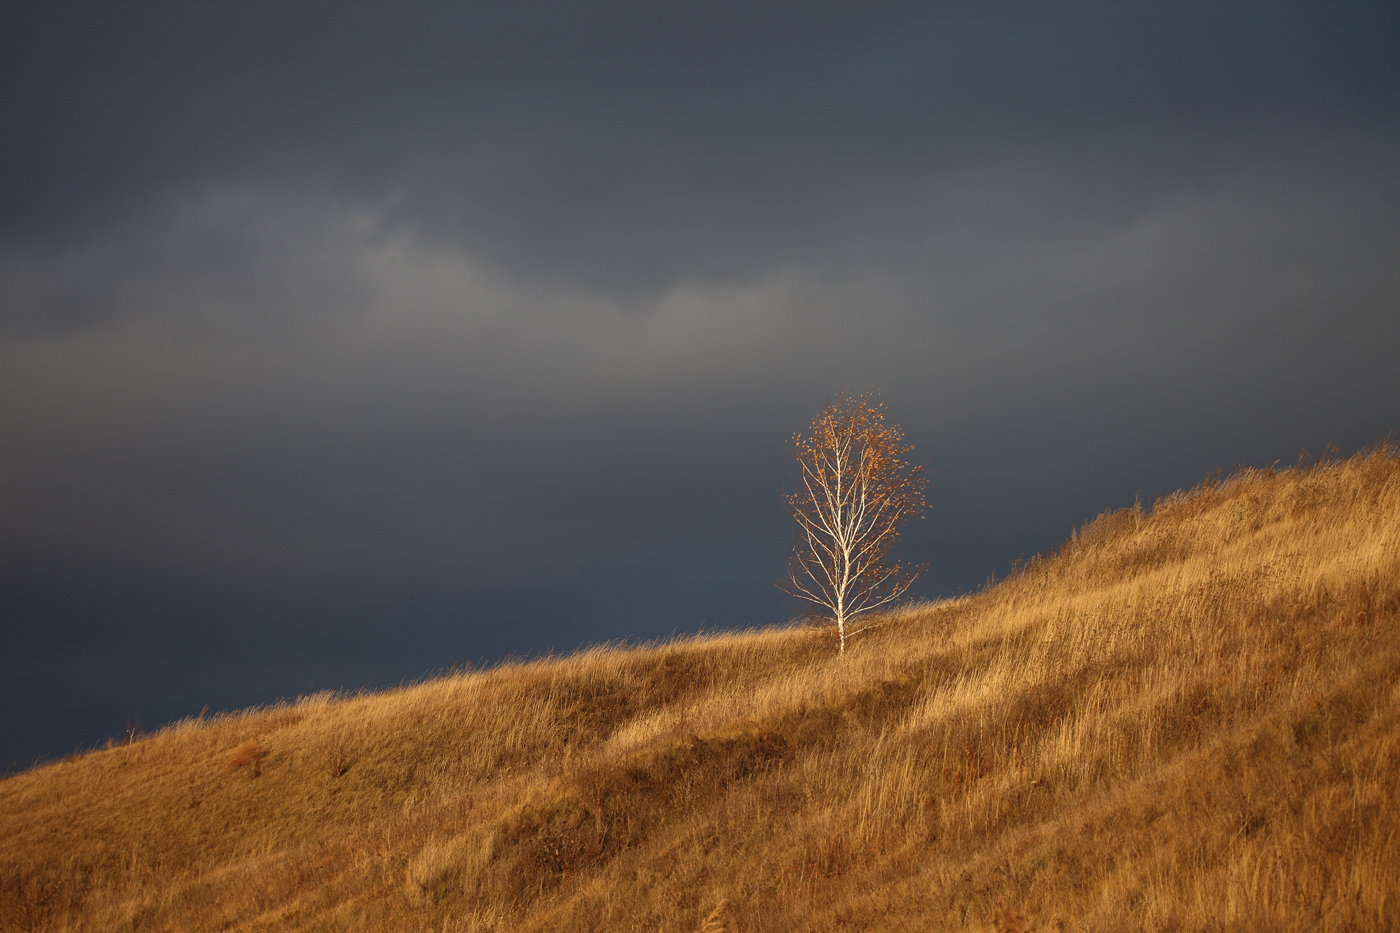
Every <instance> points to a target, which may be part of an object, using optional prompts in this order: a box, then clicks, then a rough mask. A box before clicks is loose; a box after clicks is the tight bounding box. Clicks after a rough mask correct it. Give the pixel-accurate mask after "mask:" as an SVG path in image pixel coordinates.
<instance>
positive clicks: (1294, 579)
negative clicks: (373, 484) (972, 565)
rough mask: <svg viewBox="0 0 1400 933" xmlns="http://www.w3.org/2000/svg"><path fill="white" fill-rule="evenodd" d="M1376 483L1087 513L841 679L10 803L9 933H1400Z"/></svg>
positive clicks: (292, 713) (542, 686)
mask: <svg viewBox="0 0 1400 933" xmlns="http://www.w3.org/2000/svg"><path fill="white" fill-rule="evenodd" d="M1397 784H1400V456H1397V451H1396V450H1395V449H1393V448H1382V449H1379V450H1376V451H1371V452H1368V453H1365V454H1361V455H1358V456H1356V457H1353V458H1351V459H1349V460H1345V461H1341V462H1330V463H1324V464H1321V465H1316V466H1313V467H1311V468H1308V469H1301V470H1284V471H1279V472H1275V471H1257V470H1248V471H1245V472H1242V473H1240V474H1238V475H1236V476H1234V477H1231V478H1229V479H1226V480H1223V481H1221V482H1217V483H1207V484H1204V485H1203V486H1201V487H1199V488H1197V489H1195V490H1193V491H1191V492H1189V493H1185V494H1178V495H1174V496H1171V497H1169V498H1167V499H1165V500H1162V501H1160V502H1158V503H1157V504H1156V505H1155V506H1154V507H1153V508H1152V509H1151V511H1150V512H1146V511H1142V510H1139V509H1131V510H1125V511H1120V512H1115V513H1111V514H1105V515H1104V516H1101V517H1100V518H1099V519H1098V520H1097V521H1095V522H1094V523H1092V524H1090V525H1089V526H1087V527H1086V528H1084V529H1082V530H1081V531H1080V532H1079V533H1078V534H1076V535H1075V536H1074V537H1073V538H1072V539H1071V540H1070V541H1068V542H1066V544H1065V545H1064V546H1063V547H1062V548H1061V549H1060V551H1059V552H1058V553H1057V554H1055V555H1054V556H1052V557H1050V558H1047V559H1043V560H1037V561H1034V562H1032V563H1031V564H1030V565H1029V566H1027V567H1025V568H1024V569H1023V570H1022V571H1021V572H1020V573H1018V574H1017V575H1015V576H1013V577H1012V578H1011V579H1009V580H1007V581H1005V582H1003V583H1001V584H1000V585H998V586H996V587H994V588H990V589H988V590H987V591H985V592H982V593H980V594H978V595H976V596H973V597H970V598H967V599H963V600H961V601H958V602H953V603H945V604H941V605H927V606H921V607H913V608H910V609H908V610H907V611H904V612H902V613H900V614H897V615H895V616H893V617H891V618H890V619H889V621H888V624H887V625H885V626H883V627H882V628H880V629H877V630H876V631H874V632H872V633H870V634H869V635H866V636H861V638H860V639H859V640H858V641H857V642H856V643H855V644H854V646H853V648H852V650H851V652H850V653H849V654H848V655H847V657H846V658H845V659H844V660H842V659H838V658H837V657H836V655H835V650H834V644H833V640H832V637H831V634H830V633H829V632H826V631H820V630H812V629H787V630H776V631H763V632H755V633H749V634H741V635H725V636H714V637H703V638H696V639H689V640H684V641H680V642H676V643H672V644H665V645H657V646H650V647H644V648H634V649H600V650H595V651H590V652H586V653H583V654H579V655H576V656H573V657H568V658H563V659H551V660H542V661H535V662H530V663H522V664H512V665H507V666H503V667H499V668H495V669H492V670H488V671H481V672H473V673H467V674H463V675H459V676H449V677H444V678H441V679H438V680H433V681H431V682H429V683H424V684H421V685H418V686H414V687H409V688H405V689H401V690H395V691H391V692H388V693H380V694H373V695H360V696H350V697H340V696H315V697H309V698H303V699H300V700H298V701H296V702H295V703H287V704H282V705H278V706H274V707H271V708H265V709H258V710H251V711H247V712H243V713H239V714H234V715H227V716H221V717H218V718H215V719H208V720H202V721H189V722H184V723H179V724H176V725H174V726H171V727H168V728H166V729H164V730H162V731H161V732H160V733H158V734H156V735H153V736H149V737H146V738H143V739H141V740H139V741H137V742H134V743H132V744H129V745H120V746H115V747H112V748H109V749H104V750H101V751H95V752H92V753H90V754H86V755H82V756H79V757H76V758H72V759H70V760H66V761H63V762H61V763H56V764H53V765H50V766H47V767H44V768H40V769H37V770H33V771H30V772H26V773H23V774H19V775H16V776H12V777H10V778H7V779H5V780H4V781H3V782H0V925H3V926H4V927H5V928H13V929H31V930H40V929H42V930H128V929H130V930H170V931H192V930H328V931H329V930H336V931H343V930H435V931H467V930H499V931H516V930H551V931H552V930H599V929H603V930H645V931H648V933H654V931H657V930H663V931H697V930H704V931H721V930H732V931H749V930H765V931H767V930H794V931H796V930H841V929H851V930H859V929H878V930H930V929H961V928H972V929H1004V930H1012V929H1021V930H1028V929H1037V930H1060V929H1067V930H1077V929H1086V930H1121V929H1163V930H1166V929H1174V930H1175V929H1180V930H1188V929H1212V930H1214V929H1239V930H1275V929H1277V930H1283V929H1307V930H1357V929H1367V930H1369V929H1385V928H1391V929H1394V928H1397V927H1400V805H1397V800H1396V796H1397V790H1398V789H1400V788H1398V787H1397Z"/></svg>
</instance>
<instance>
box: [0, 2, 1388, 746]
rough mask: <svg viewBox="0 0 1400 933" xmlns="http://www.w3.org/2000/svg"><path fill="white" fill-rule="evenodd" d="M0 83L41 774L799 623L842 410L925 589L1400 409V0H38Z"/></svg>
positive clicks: (13, 618)
mask: <svg viewBox="0 0 1400 933" xmlns="http://www.w3.org/2000/svg"><path fill="white" fill-rule="evenodd" d="M0 92H3V93H0V137H3V140H4V143H3V145H0V628H2V630H3V644H2V646H0V704H3V708H4V709H5V711H6V715H5V716H4V717H3V722H0V769H3V768H4V767H5V766H6V765H10V766H16V765H17V766H20V767H23V766H26V765H28V764H29V763H30V761H32V760H33V758H34V756H36V755H54V754H62V753H64V752H66V751H70V750H72V749H73V748H74V747H75V746H79V745H81V746H84V747H88V746H91V745H93V744H95V743H97V742H99V741H101V740H102V739H103V738H104V737H106V736H109V735H119V734H121V733H122V731H123V729H124V727H125V725H126V723H127V722H128V721H129V720H134V719H136V718H138V717H139V718H140V719H141V721H142V722H143V724H144V725H146V726H147V727H151V726H155V725H158V724H160V723H161V722H165V721H168V720H171V719H175V718H179V717H183V716H186V715H193V714H196V713H198V712H199V711H200V709H201V708H203V707H205V706H208V707H210V708H211V709H221V708H232V707H238V706H243V705H247V704H253V703H261V702H268V701H271V700H274V699H276V698H278V697H283V696H295V695H297V694H298V693H303V692H307V691H309V690H319V689H327V688H352V689H353V688H358V687H360V686H363V685H371V686H384V685H389V684H394V683H398V682H400V681H401V680H404V679H413V678H418V677H421V676H423V675H424V674H425V673H426V672H429V671H431V670H435V669H441V668H446V667H449V666H451V665H452V664H453V663H456V662H469V663H490V662H493V661H496V660H499V659H501V658H503V657H505V656H507V655H509V654H517V655H531V654H538V653H542V652H546V651H549V650H557V651H570V650H573V649H575V648H577V647H578V646H579V645H581V644H583V643H587V642H594V641H599V640H604V639H617V638H624V637H625V638H631V639H634V640H635V639H648V638H654V637H657V636H661V635H666V634H668V633H670V632H672V631H679V632H687V631H695V630H697V629H698V628H700V627H701V626H702V625H703V626H704V627H707V628H728V627H740V626H742V627H747V626H755V625H769V624H778V623H782V622H784V621H785V620H786V619H787V618H788V617H789V615H790V614H791V609H792V607H790V606H789V605H788V603H787V602H786V599H785V597H783V596H782V595H781V594H780V593H778V592H777V591H776V590H775V589H774V588H773V586H772V581H773V580H774V579H776V578H777V577H779V576H780V575H781V573H782V568H783V564H784V561H785V558H786V555H787V549H788V545H789V530H788V524H787V518H786V515H785V513H784V511H783V505H782V498H781V493H782V490H783V485H784V482H785V481H787V480H788V479H789V477H790V476H791V475H792V471H793V468H792V465H791V462H790V456H789V448H788V440H789V438H790V437H791V435H792V433H793V432H794V431H796V430H799V429H801V428H803V427H805V426H806V424H807V423H809V422H810V421H811V419H812V418H813V417H814V416H815V415H816V414H817V413H818V412H819V411H820V410H821V409H822V407H823V406H824V405H825V404H826V402H827V401H828V400H829V399H830V398H831V397H832V395H833V393H835V392H837V391H840V390H843V389H844V390H849V391H853V392H861V391H865V390H867V389H878V390H879V391H880V393H881V397H882V398H883V400H884V402H885V403H886V405H887V406H888V411H889V417H890V418H891V420H893V421H895V422H897V423H899V424H900V425H902V426H903V428H904V429H905V431H906V435H907V438H908V440H909V441H910V442H912V443H913V444H914V445H915V446H916V451H915V455H916V457H917V458H918V459H919V460H921V461H922V462H924V463H926V464H927V466H928V468H929V470H930V473H931V483H930V489H929V505H930V508H929V511H928V516H927V518H926V519H925V520H924V521H923V522H921V523H920V524H919V525H918V526H916V527H914V528H913V529H911V531H910V532H909V533H908V535H907V536H906V542H905V551H906V554H907V555H908V556H909V557H911V558H914V559H915V560H927V561H928V562H929V563H930V572H929V575H928V577H927V579H926V581H925V583H924V585H923V589H922V593H921V595H924V596H930V597H932V596H938V595H949V594H953V593H957V592H960V591H967V590H971V589H975V588H976V587H977V586H979V585H981V584H982V583H983V582H984V581H985V580H987V578H988V577H989V576H991V575H1000V574H1004V573H1005V571H1006V569H1007V567H1008V564H1009V562H1010V561H1012V560H1013V559H1015V558H1016V557H1017V556H1018V555H1020V554H1026V555H1029V554H1032V553H1035V552H1037V551H1044V550H1048V549H1050V548H1052V547H1053V546H1054V545H1055V544H1056V543H1057V542H1058V541H1060V540H1062V539H1063V538H1064V537H1065V536H1067V535H1068V534H1069V532H1070V530H1071V529H1072V528H1073V527H1074V526H1075V525H1076V524H1079V523H1082V522H1083V521H1085V520H1086V519H1090V518H1092V517H1093V516H1094V515H1096V514H1097V513H1099V512H1101V511H1103V510H1105V509H1111V508H1119V507H1123V506H1126V505H1130V504H1131V503H1132V502H1133V500H1134V498H1135V496H1138V495H1140V496H1141V497H1142V498H1143V499H1144V500H1145V501H1151V499H1152V498H1153V497H1154V496H1155V495H1156V494H1157V493H1159V492H1166V491H1171V490H1173V489H1177V488H1181V487H1185V486H1189V485H1191V484H1193V483H1195V482H1197V481H1198V480H1200V479H1201V478H1202V477H1203V476H1204V475H1205V474H1206V473H1208V472H1213V471H1215V470H1216V469H1217V468H1224V469H1226V470H1227V471H1228V470H1230V469H1232V468H1234V467H1235V466H1236V465H1238V464H1242V463H1248V464H1254V465H1267V464H1269V463H1271V462H1273V461H1275V460H1283V461H1284V462H1292V461H1293V460H1294V459H1296V457H1297V455H1298V451H1299V449H1300V448H1302V447H1307V448H1309V449H1310V450H1314V451H1316V450H1317V449H1318V448H1320V447H1321V446H1322V445H1323V444H1325V443H1326V442H1328V441H1329V440H1333V441H1335V442H1336V443H1337V444H1338V445H1340V446H1341V448H1342V449H1343V450H1344V451H1345V452H1347V453H1349V452H1351V451H1352V450H1354V449H1356V448H1358V447H1360V446H1364V445H1366V444H1368V443H1370V442H1371V441H1373V440H1375V439H1376V437H1377V436H1378V435H1380V434H1382V433H1384V432H1386V431H1389V430H1392V429H1395V428H1397V427H1400V367H1397V365H1396V363H1395V359H1396V356H1397V349H1400V8H1397V7H1396V5H1394V4H1393V3H1387V4H1376V5H1374V6H1368V5H1365V4H1360V3H1356V4H1345V5H1343V4H1321V3H1319V4H1289V3H1268V4H1249V3H1230V4H1221V3H1201V4H1189V3H1171V4H1141V5H1138V4H1130V3H1105V4H1097V5H1090V4H1083V5H1080V4H1045V3H1034V4H1029V3H1028V4H1016V3H975V4H974V3H947V4H894V5H889V6H883V7H882V6H880V5H877V4H870V3H865V4H840V5H836V4H833V5H829V6H828V5H823V4H820V3H803V4H787V3H783V4H764V3H733V4H728V3H707V4H665V3H662V4H658V3H635V4H633V3H611V2H610V3H594V4H579V3H562V2H561V3H530V2H510V3H494V4H493V3H479V4H417V5H412V4H382V5H363V4H355V3H348V2H337V3H276V4H271V3H269V4H260V3H239V4H222V5H215V4H195V3H185V2H181V3H170V4H89V3H81V4H79V3H73V4H64V3H58V2H44V3H35V4H30V5H26V4H20V3H10V4H6V6H5V9H4V12H3V13H0Z"/></svg>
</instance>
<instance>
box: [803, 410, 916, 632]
mask: <svg viewBox="0 0 1400 933" xmlns="http://www.w3.org/2000/svg"><path fill="white" fill-rule="evenodd" d="M792 443H793V450H794V453H795V455H796V457H797V462H798V464H799V466H800V467H801V475H800V477H799V478H798V483H797V487H796V489H795V491H793V492H791V493H788V494H787V495H786V496H785V498H786V499H787V507H788V511H789V512H790V513H791V515H792V518H793V521H794V522H795V523H796V526H797V527H796V533H795V540H794V547H793V554H792V558H791V559H790V560H789V562H788V573H787V579H786V580H785V581H784V582H783V583H780V584H779V587H780V588H781V589H782V590H784V591H785V592H787V593H788V594H789V595H791V596H794V597H796V598H798V599H802V600H805V601H807V602H810V603H813V604H815V605H816V606H818V607H820V608H821V609H822V610H824V611H825V612H826V613H827V614H828V617H829V618H830V619H831V621H832V622H834V623H835V624H836V633H837V639H838V644H839V651H840V653H841V654H843V655H844V654H845V653H846V640H847V639H848V638H851V637H852V636H854V635H858V634H859V633H861V632H863V631H865V630H866V629H868V628H873V627H874V625H876V624H878V623H870V624H866V625H860V624H859V623H858V622H855V620H857V619H858V617H860V616H863V615H865V614H866V613H869V612H871V611H872V610H875V609H879V608H881V607H884V606H888V605H889V604H890V603H892V602H894V601H895V600H897V599H899V598H900V597H901V596H903V595H904V594H905V593H906V592H908V590H909V587H910V586H912V585H913V583H914V581H915V580H916V579H917V578H918V576H919V573H920V572H921V570H922V568H917V567H915V568H911V567H907V566H905V565H903V564H900V563H898V562H894V561H891V559H890V553H891V550H892V548H893V547H894V545H895V544H896V542H897V541H898V540H899V534H900V528H901V527H902V526H903V525H904V523H905V522H906V521H908V520H909V519H911V518H915V517H917V516H919V515H921V514H922V512H923V509H924V486H925V483H926V480H927V478H926V476H925V475H924V471H923V468H922V467H920V466H917V465H911V464H910V463H909V462H907V461H906V460H905V459H904V458H905V455H907V454H908V453H909V451H910V450H912V449H913V448H911V447H908V446H906V445H905V444H904V435H903V432H901V431H900V429H899V428H898V427H897V426H895V425H892V424H886V423H885V412H884V406H883V405H880V404H878V403H876V401H875V400H874V397H873V395H872V394H870V393H866V394H865V395H861V396H848V395H846V394H845V393H842V394H840V395H838V396H837V397H836V400H835V401H834V402H832V403H831V404H830V405H829V406H827V409H826V410H825V411H824V412H822V413H821V414H820V415H819V416H817V418H816V420H814V421H813V422H812V427H811V431H810V433H808V434H806V435H803V434H800V433H799V434H796V435H794V437H793V440H792ZM853 624H855V625H858V626H859V627H856V628H852V625H853Z"/></svg>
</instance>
